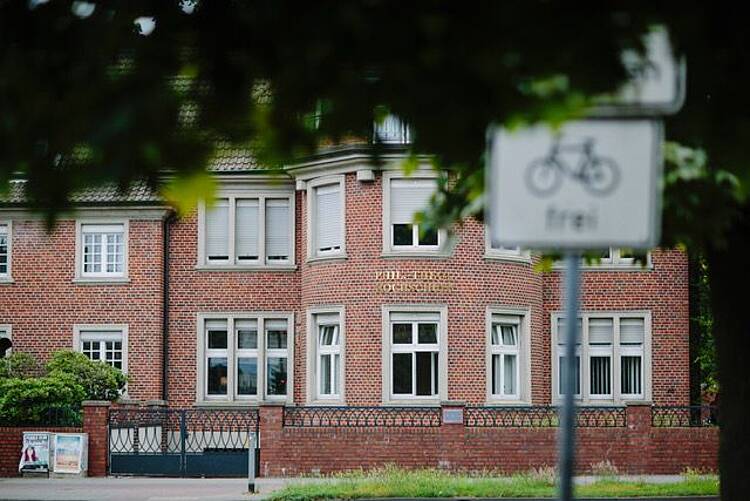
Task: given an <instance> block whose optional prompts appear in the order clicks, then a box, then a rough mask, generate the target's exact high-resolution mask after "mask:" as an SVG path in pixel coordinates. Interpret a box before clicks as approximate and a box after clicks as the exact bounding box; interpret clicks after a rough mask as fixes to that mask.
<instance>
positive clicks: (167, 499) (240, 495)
mask: <svg viewBox="0 0 750 501" xmlns="http://www.w3.org/2000/svg"><path fill="white" fill-rule="evenodd" d="M595 478H596V477H590V476H582V477H576V479H575V481H576V483H588V482H591V481H593V480H595ZM618 478H621V479H623V480H643V481H647V482H664V483H669V482H676V481H679V480H680V479H681V477H680V476H679V475H637V476H620V477H618ZM320 480H324V479H321V478H258V479H256V489H257V490H258V491H259V492H260V494H254V495H250V494H248V492H247V479H241V478H231V479H229V478H147V477H107V478H64V479H46V478H0V500H6V499H7V500H11V499H13V500H19V499H24V500H35V501H37V500H38V501H42V500H44V501H46V500H60V501H89V500H91V501H93V500H97V501H100V500H101V501H177V500H186V501H191V500H203V499H205V500H209V501H236V500H237V501H258V500H261V499H263V498H264V497H265V496H264V494H268V493H269V492H272V491H274V490H277V489H280V488H282V487H284V486H285V485H287V484H289V483H292V482H316V481H320ZM682 499H683V500H684V499H687V498H682ZM702 499H717V498H702ZM527 501H529V500H527Z"/></svg>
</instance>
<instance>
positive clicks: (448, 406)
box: [438, 400, 466, 470]
mask: <svg viewBox="0 0 750 501" xmlns="http://www.w3.org/2000/svg"><path fill="white" fill-rule="evenodd" d="M465 407H466V403H465V402H458V401H453V400H449V401H445V402H441V404H440V413H441V418H442V422H441V425H440V445H439V450H440V456H439V459H438V468H442V469H446V470H459V469H461V468H462V466H463V465H462V464H461V463H462V460H464V459H465V458H466V455H465V454H466V451H465V450H464V449H465V447H464V431H465V429H464V411H465Z"/></svg>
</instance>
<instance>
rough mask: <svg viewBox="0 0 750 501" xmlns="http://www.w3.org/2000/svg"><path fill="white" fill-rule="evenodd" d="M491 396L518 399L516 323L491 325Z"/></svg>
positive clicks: (507, 321) (504, 321)
mask: <svg viewBox="0 0 750 501" xmlns="http://www.w3.org/2000/svg"><path fill="white" fill-rule="evenodd" d="M491 336H492V345H491V346H492V395H493V396H496V397H500V398H518V379H519V375H518V365H519V364H518V358H519V352H518V323H517V322H514V321H512V320H510V321H509V320H500V321H498V322H496V323H493V325H492V334H491Z"/></svg>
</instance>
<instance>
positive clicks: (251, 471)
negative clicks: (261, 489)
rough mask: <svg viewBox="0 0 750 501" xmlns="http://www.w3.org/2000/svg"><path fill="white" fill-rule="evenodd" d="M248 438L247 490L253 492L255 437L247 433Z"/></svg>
mask: <svg viewBox="0 0 750 501" xmlns="http://www.w3.org/2000/svg"><path fill="white" fill-rule="evenodd" d="M248 435H249V437H250V439H249V440H248V444H247V491H248V492H249V493H250V494H254V493H255V437H254V436H253V434H252V433H249V434H248Z"/></svg>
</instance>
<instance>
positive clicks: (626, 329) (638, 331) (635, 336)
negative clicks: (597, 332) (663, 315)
mask: <svg viewBox="0 0 750 501" xmlns="http://www.w3.org/2000/svg"><path fill="white" fill-rule="evenodd" d="M644 333H645V327H644V322H643V319H642V318H623V319H620V343H621V344H642V343H643V338H644Z"/></svg>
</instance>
